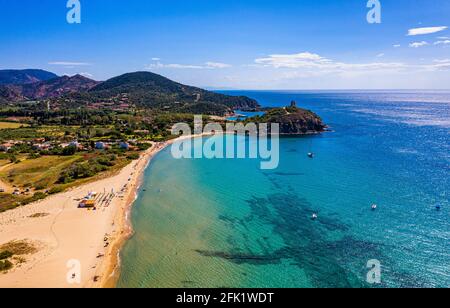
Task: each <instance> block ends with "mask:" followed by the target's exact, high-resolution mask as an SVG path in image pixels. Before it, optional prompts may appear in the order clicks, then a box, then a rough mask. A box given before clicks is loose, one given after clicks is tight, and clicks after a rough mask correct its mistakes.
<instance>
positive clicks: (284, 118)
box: [245, 102, 326, 135]
mask: <svg viewBox="0 0 450 308" xmlns="http://www.w3.org/2000/svg"><path fill="white" fill-rule="evenodd" d="M245 122H246V123H248V122H253V123H257V124H258V123H267V124H269V127H268V129H269V131H270V124H271V123H277V124H279V125H280V134H282V135H304V134H314V133H320V132H323V131H324V130H325V129H326V126H325V124H324V123H323V121H322V119H321V118H320V117H319V116H318V115H317V114H315V113H314V112H312V111H309V110H305V109H301V108H298V107H296V106H295V103H294V102H293V103H292V105H291V106H289V107H284V108H273V109H269V110H268V111H267V112H266V113H265V114H264V115H263V116H256V117H253V118H249V119H246V121H245Z"/></svg>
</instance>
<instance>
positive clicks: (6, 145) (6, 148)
mask: <svg viewBox="0 0 450 308" xmlns="http://www.w3.org/2000/svg"><path fill="white" fill-rule="evenodd" d="M13 146H14V144H12V143H9V142H7V143H3V144H1V145H0V151H3V152H8V151H9V150H11V148H12V147H13Z"/></svg>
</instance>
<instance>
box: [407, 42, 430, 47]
mask: <svg viewBox="0 0 450 308" xmlns="http://www.w3.org/2000/svg"><path fill="white" fill-rule="evenodd" d="M427 45H429V44H428V43H427V42H425V41H422V42H414V43H411V44H409V47H411V48H419V47H423V46H427Z"/></svg>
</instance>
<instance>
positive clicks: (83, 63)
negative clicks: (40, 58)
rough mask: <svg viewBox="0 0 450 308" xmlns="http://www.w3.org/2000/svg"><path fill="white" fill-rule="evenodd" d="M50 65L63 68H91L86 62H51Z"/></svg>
mask: <svg viewBox="0 0 450 308" xmlns="http://www.w3.org/2000/svg"><path fill="white" fill-rule="evenodd" d="M48 64H49V65H61V66H89V65H91V64H90V63H85V62H68V61H55V62H49V63H48Z"/></svg>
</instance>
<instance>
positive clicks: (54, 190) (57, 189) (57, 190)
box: [48, 186, 64, 195]
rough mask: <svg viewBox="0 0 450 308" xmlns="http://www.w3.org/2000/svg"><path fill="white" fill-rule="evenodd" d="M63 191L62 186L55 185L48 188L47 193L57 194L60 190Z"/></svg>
mask: <svg viewBox="0 0 450 308" xmlns="http://www.w3.org/2000/svg"><path fill="white" fill-rule="evenodd" d="M63 191H64V188H62V187H61V186H55V187H52V188H51V189H50V190H49V192H48V194H49V195H55V194H59V193H60V192H63Z"/></svg>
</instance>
